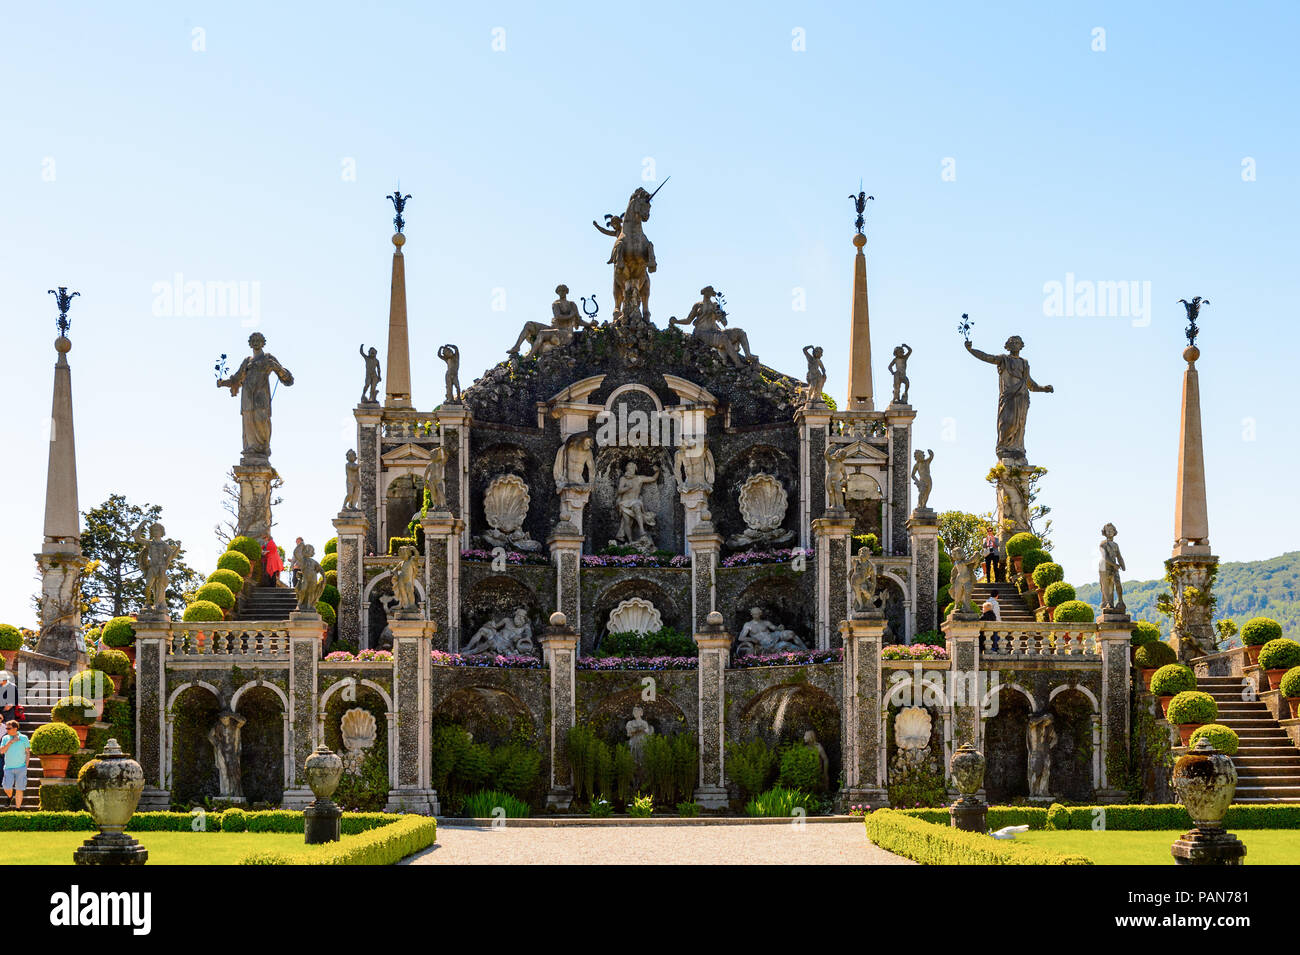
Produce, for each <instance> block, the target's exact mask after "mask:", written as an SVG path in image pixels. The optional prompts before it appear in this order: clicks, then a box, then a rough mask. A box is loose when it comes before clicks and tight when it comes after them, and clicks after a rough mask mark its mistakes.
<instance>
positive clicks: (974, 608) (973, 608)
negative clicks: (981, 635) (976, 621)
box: [943, 600, 980, 620]
mask: <svg viewBox="0 0 1300 955" xmlns="http://www.w3.org/2000/svg"><path fill="white" fill-rule="evenodd" d="M952 609H953V602H952V601H948V606H946V607H944V608H943V618H944V619H945V620H947V619H948V617H949V616H950V615H951V614H952ZM966 609H967V610H969V611H970V612H971V613H979V612H980V608H979V604H977V603H975V601H973V600H972V601H971V602H970V606H969V607H967V608H966Z"/></svg>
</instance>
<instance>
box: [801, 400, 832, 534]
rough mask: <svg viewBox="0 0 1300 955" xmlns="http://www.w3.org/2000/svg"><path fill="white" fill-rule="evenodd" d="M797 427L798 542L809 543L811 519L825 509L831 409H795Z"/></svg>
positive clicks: (818, 407) (822, 407)
mask: <svg viewBox="0 0 1300 955" xmlns="http://www.w3.org/2000/svg"><path fill="white" fill-rule="evenodd" d="M794 420H795V423H796V424H797V425H798V428H799V546H800V547H802V548H804V549H805V550H807V549H808V548H809V547H810V546H811V544H812V522H813V521H814V520H815V519H816V518H819V517H821V516H822V514H823V513H825V511H826V459H825V454H826V442H827V441H828V440H829V437H830V426H831V412H830V409H828V408H826V407H825V406H814V407H812V408H800V409H799V410H798V411H796V412H795V413H794Z"/></svg>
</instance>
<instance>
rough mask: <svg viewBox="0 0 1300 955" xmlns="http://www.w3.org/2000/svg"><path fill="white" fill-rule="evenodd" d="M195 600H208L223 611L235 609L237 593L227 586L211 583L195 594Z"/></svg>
mask: <svg viewBox="0 0 1300 955" xmlns="http://www.w3.org/2000/svg"><path fill="white" fill-rule="evenodd" d="M194 600H195V602H198V601H200V600H207V601H209V602H211V603H214V604H216V605H217V606H218V607H220V608H221V609H222V610H233V609H235V593H234V591H233V590H231V589H230V588H229V587H227V586H226V585H225V584H219V583H216V582H214V581H209V582H208V583H206V584H204V585H203V586H202V587H200V588H199V589H198V590H196V591H195V592H194Z"/></svg>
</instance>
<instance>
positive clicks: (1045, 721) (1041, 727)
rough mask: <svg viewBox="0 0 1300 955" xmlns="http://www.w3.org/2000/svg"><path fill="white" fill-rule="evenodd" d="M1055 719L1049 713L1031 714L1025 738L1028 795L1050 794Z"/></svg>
mask: <svg viewBox="0 0 1300 955" xmlns="http://www.w3.org/2000/svg"><path fill="white" fill-rule="evenodd" d="M1054 724H1055V719H1054V718H1053V717H1052V714H1051V713H1033V714H1030V717H1029V727H1028V729H1027V730H1026V731H1025V736H1026V738H1027V741H1028V743H1029V795H1031V796H1050V795H1051V794H1052V747H1053V746H1055V745H1056V726H1055V725H1054Z"/></svg>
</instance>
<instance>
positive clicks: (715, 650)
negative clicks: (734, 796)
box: [695, 610, 731, 809]
mask: <svg viewBox="0 0 1300 955" xmlns="http://www.w3.org/2000/svg"><path fill="white" fill-rule="evenodd" d="M695 645H696V646H697V647H699V657H700V662H699V669H698V671H697V673H698V678H699V698H700V712H699V725H700V731H699V737H700V780H699V786H698V787H697V788H696V790H695V801H696V802H697V803H699V804H700V805H701V806H703V807H704V808H705V809H725V808H726V807H727V803H728V801H729V800H728V797H727V767H726V758H725V755H724V750H725V744H726V725H727V663H728V662H729V661H730V659H731V634H730V633H728V632H727V628H726V625H725V624H724V622H723V619H722V614H720V613H718V612H717V611H716V610H714V611H711V612H710V613H709V614H708V616H707V617H706V618H705V625H704V628H703V629H702V630H697V631H696V632H695Z"/></svg>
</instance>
